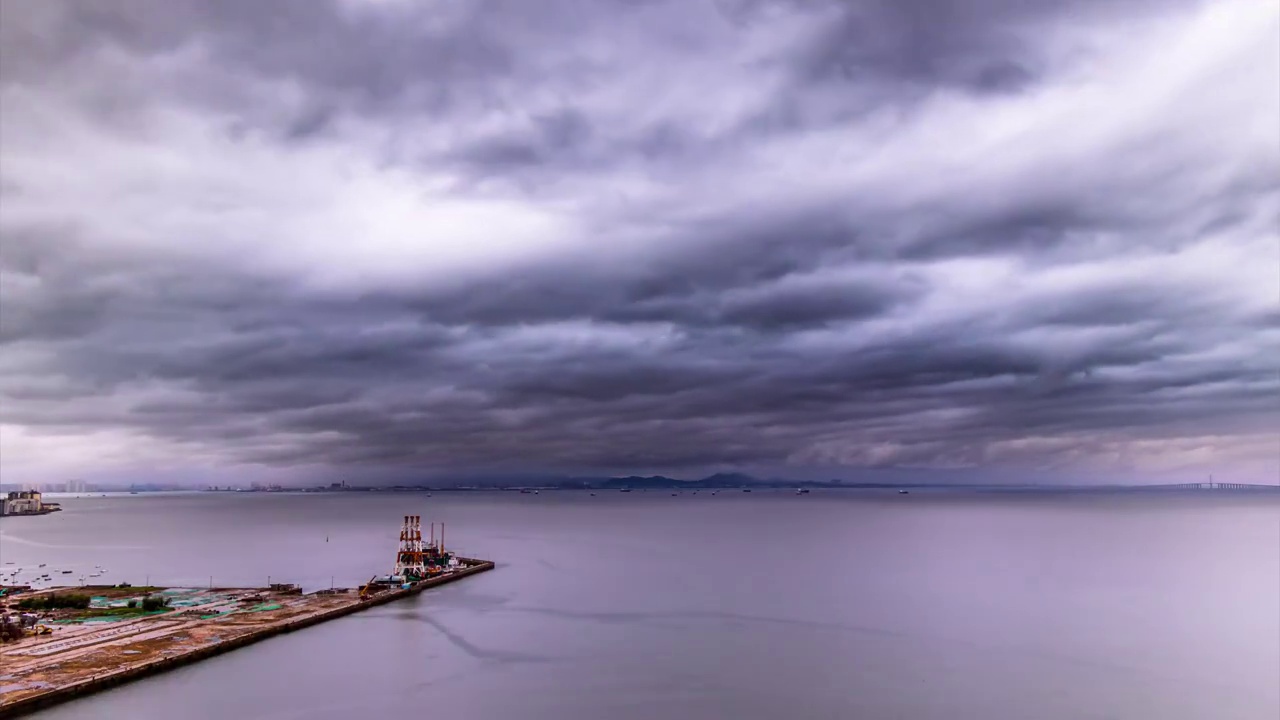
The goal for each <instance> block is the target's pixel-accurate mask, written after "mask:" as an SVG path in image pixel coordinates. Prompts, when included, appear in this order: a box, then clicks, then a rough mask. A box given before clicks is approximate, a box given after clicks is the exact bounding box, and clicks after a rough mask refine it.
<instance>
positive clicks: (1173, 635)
mask: <svg viewBox="0 0 1280 720" xmlns="http://www.w3.org/2000/svg"><path fill="white" fill-rule="evenodd" d="M64 508H65V511H64V512H62V513H59V514H56V515H51V516H45V517H35V518H6V519H5V520H4V521H0V561H3V562H5V563H10V562H12V563H14V564H15V565H5V566H3V567H4V568H5V569H12V568H14V567H16V566H28V567H30V566H34V565H35V564H38V563H47V564H48V566H49V568H48V569H56V570H62V569H73V570H75V571H76V573H75V574H74V576H75V577H79V575H80V574H81V573H85V572H89V571H91V570H92V568H93V567H94V566H95V565H102V566H103V567H105V568H106V569H107V571H108V574H107V575H105V576H103V577H102V578H99V579H98V580H99V581H102V580H110V581H113V582H118V581H120V580H128V581H131V582H133V583H135V584H138V583H142V582H144V581H146V580H147V579H148V578H149V580H150V581H151V582H152V583H155V584H169V585H196V586H202V585H207V584H208V583H209V582H210V581H211V580H212V582H213V583H214V584H216V585H256V584H261V583H265V582H266V581H267V579H268V576H270V578H271V579H272V580H273V581H291V582H299V583H301V584H302V585H304V587H306V588H309V589H315V588H320V587H328V586H329V585H330V583H336V584H337V585H339V586H352V585H355V584H358V583H359V582H361V581H363V580H365V579H367V578H368V577H369V576H370V575H372V574H374V573H385V572H387V571H389V570H390V565H391V561H392V555H393V552H394V549H395V546H396V538H397V532H398V529H399V528H398V523H399V520H400V516H401V515H404V514H420V515H422V516H423V520H424V522H428V521H436V522H440V521H444V522H445V523H446V524H447V531H446V532H447V536H446V542H447V543H448V544H450V545H452V546H453V547H454V548H455V549H456V550H458V551H459V552H461V553H463V554H466V555H471V556H477V557H485V558H491V559H493V560H496V561H497V562H498V564H499V567H498V569H497V570H495V571H493V572H489V573H485V574H483V575H481V576H478V577H475V578H469V579H467V580H464V581H462V582H460V583H458V584H456V585H451V586H448V587H445V588H440V589H438V590H432V591H429V592H427V593H425V594H423V595H420V596H418V597H416V598H414V599H410V600H406V601H402V602H398V603H392V604H390V605H385V606H381V607H378V608H374V609H371V610H368V611H365V612H362V613H359V614H356V615H353V616H349V617H347V618H343V619H340V620H337V621H334V622H330V623H325V624H323V625H319V626H316V627H313V628H310V629H307V630H304V631H301V632H297V633H293V634H290V635H285V636H281V637H277V638H272V639H270V640H267V641H265V642H263V643H261V644H258V645H254V646H252V647H249V648H245V649H242V650H237V651H235V652H232V653H229V654H227V655H223V656H221V657H218V658H215V659H212V660H209V661H205V662H201V663H199V664H196V665H193V666H190V667H186V668H183V669H180V670H177V671H175V672H172V673H168V674H165V675H160V676H156V677H153V678H150V679H147V680H143V681H140V682H137V683H134V684H131V685H128V686H125V687H121V688H118V689H115V690H112V691H109V692H106V693H102V694H99V695H96V696H93V697H90V698H87V699H84V700H80V701H76V702H73V703H70V704H67V705H63V706H60V707H57V708H53V709H50V710H48V711H45V712H43V713H40V714H39V715H37V717H39V718H42V719H44V720H55V719H57V720H70V719H71V718H83V719H86V720H87V719H90V718H92V719H94V720H98V719H100V718H130V719H145V718H166V719H177V718H184V719H190V720H200V719H205V718H237V719H248V718H271V719H274V720H284V719H286V718H307V719H324V718H334V719H340V720H351V718H376V717H412V718H418V717H438V718H451V719H454V720H464V719H469V718H478V719H487V718H493V719H502V720H508V719H513V718H522V719H523V718H529V719H543V718H545V719H547V720H595V719H596V718H601V719H605V718H623V719H630V718H721V717H723V718H735V719H754V718H770V719H772V718H781V719H787V718H851V719H855V718H867V719H872V720H875V719H879V718H911V719H915V718H946V719H947V720H954V719H956V718H974V719H987V718H1016V719H1020V720H1021V719H1028V720H1039V719H1056V718H1063V719H1068V718H1069V719H1070V720H1079V719H1082V718H1125V719H1128V718H1132V719H1135V720H1152V719H1157V718H1158V719H1161V720H1173V719H1177V718H1206V719H1209V718H1212V719H1214V720H1229V719H1231V718H1247V719H1249V720H1254V719H1256V720H1275V718H1277V717H1280V499H1277V498H1275V497H1257V496H1254V497H1244V496H1238V497H1233V496H1226V497H1224V496H1216V497H1214V496H1207V495H1199V496H1142V497H1137V496H1087V495H1058V496H1053V495H1036V496H1030V495H1028V496H1007V495H959V494H956V495H938V496H930V495H926V494H919V493H917V494H913V495H910V496H898V495H895V494H884V495H881V494H857V493H852V492H844V493H839V492H827V493H823V492H819V491H815V492H814V493H813V494H811V495H807V496H795V495H792V494H790V493H784V492H760V491H757V492H754V493H751V494H746V493H739V492H731V491H721V492H720V493H719V494H718V495H717V496H712V495H710V494H709V493H707V492H705V491H704V492H700V493H699V494H698V495H696V496H695V495H692V494H689V493H685V494H683V495H681V496H680V497H671V496H670V493H659V492H653V491H650V492H647V493H638V492H636V493H630V494H620V493H616V492H613V493H605V492H602V493H600V494H599V495H598V496H596V497H592V496H590V495H589V494H587V493H585V492H543V493H541V494H540V495H536V496H535V495H521V494H516V493H497V492H488V493H440V492H437V493H434V494H433V496H432V497H428V496H427V495H426V494H421V493H414V494H408V493H406V494H385V495H383V494H378V495H361V494H346V495H267V494H256V495H249V494H240V495H232V494H222V495H217V494H179V495H164V496H155V495H137V496H118V497H107V498H71V499H65V500H64ZM42 572H43V571H42ZM56 577H58V575H57V574H56V573H55V578H56ZM66 577H72V576H66Z"/></svg>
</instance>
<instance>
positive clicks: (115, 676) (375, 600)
mask: <svg viewBox="0 0 1280 720" xmlns="http://www.w3.org/2000/svg"><path fill="white" fill-rule="evenodd" d="M459 560H460V561H461V562H463V563H465V564H466V565H467V566H468V567H466V568H464V569H462V570H458V571H456V572H452V573H449V574H448V575H443V576H440V577H436V578H431V579H429V580H423V581H421V582H418V583H415V584H414V585H413V586H412V587H410V588H408V589H396V590H387V591H384V592H380V593H378V594H376V595H372V596H370V597H369V598H368V599H365V600H353V601H352V602H351V603H350V604H348V605H343V606H341V607H336V608H332V609H329V610H325V611H323V612H317V613H314V614H311V615H304V616H302V617H298V618H293V619H290V620H285V621H281V622H279V623H275V624H271V625H264V626H263V627H262V628H260V629H257V630H254V631H252V632H250V633H248V634H245V635H240V636H237V637H233V638H228V639H226V640H220V641H218V642H215V643H213V644H210V645H204V646H202V647H198V648H193V649H192V650H189V651H187V652H184V653H182V654H180V655H172V656H169V657H164V658H159V659H155V660H149V661H146V662H142V663H138V664H136V665H127V666H125V667H122V668H120V669H118V670H114V671H111V672H106V673H102V674H99V675H95V676H93V677H90V678H88V679H85V680H80V681H78V682H75V683H71V684H68V685H63V686H61V687H57V688H52V689H50V690H49V691H47V692H43V693H40V694H39V695H33V696H31V697H27V698H23V699H21V700H17V701H14V702H11V703H4V704H0V720H5V719H7V718H14V717H18V716H20V715H25V714H28V713H31V712H35V711H36V710H41V709H44V708H47V707H49V706H51V705H57V704H60V703H64V702H67V701H69V700H75V699H77V698H81V697H85V696H87V695H91V694H93V693H96V692H99V691H101V690H106V689H108V688H112V687H116V686H117V685H123V684H124V683H127V682H131V681H133V680H138V679H140V678H143V677H146V676H148V675H155V674H158V673H162V672H165V671H167V670H172V669H174V668H177V667H182V666H183V665H190V664H192V663H195V662H199V661H201V660H204V659H207V658H211V657H213V656H215V655H221V654H222V653H225V652H230V651H232V650H235V649H236V648H241V647H244V646H246V645H252V644H253V643H256V642H261V641H263V640H266V639H267V638H269V637H274V636H276V635H281V634H283V633H287V632H293V631H294V630H301V629H302V628H305V627H310V626H312V625H317V624H319V623H322V622H325V621H327V620H334V619H336V618H339V617H342V616H344V615H350V614H352V613H356V612H360V611H361V610H364V609H366V608H370V607H373V606H375V605H385V604H387V603H389V602H395V601H396V600H401V599H403V598H406V597H409V596H410V595H417V594H418V593H420V592H422V591H424V590H428V589H430V588H433V587H438V586H440V585H446V584H448V583H451V582H457V581H458V580H461V579H462V578H464V577H467V576H469V575H475V574H476V573H482V572H485V571H487V570H492V569H493V568H494V563H493V562H490V561H487V560H474V559H469V558H459Z"/></svg>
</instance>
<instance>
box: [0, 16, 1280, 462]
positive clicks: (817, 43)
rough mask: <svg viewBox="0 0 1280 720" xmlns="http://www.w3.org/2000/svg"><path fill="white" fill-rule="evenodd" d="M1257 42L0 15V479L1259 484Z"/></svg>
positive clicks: (830, 28)
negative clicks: (510, 476) (745, 475)
mask: <svg viewBox="0 0 1280 720" xmlns="http://www.w3.org/2000/svg"><path fill="white" fill-rule="evenodd" d="M1277 358H1280V4H1277V3H1276V2H1274V1H1272V0H1219V1H1217V2H1194V1H1191V0H1186V1H1183V0H955V1H952V2H945V3H944V2H941V1H940V0H934V1H932V2H927V1H925V0H873V1H870V2H847V1H842V2H836V1H825V0H773V1H769V0H715V1H711V2H704V1H702V0H672V1H669V2H663V1H661V0H652V1H643V0H611V1H608V2H606V1H604V0H592V1H586V0H581V1H577V2H571V1H568V0H563V1H562V0H539V1H538V2H527V1H525V0H499V1H494V2H487V1H485V0H431V1H425V2H408V1H397V0H377V1H375V0H344V1H333V2H320V1H317V0H273V1H272V2H259V1H258V0H217V1H210V2H199V1H196V0H107V1H106V2H56V1H40V2H36V1H34V0H30V1H23V0H0V479H3V480H4V481H5V482H12V483H17V482H56V481H61V480H65V479H67V478H69V477H78V478H82V479H85V480H88V481H90V482H94V481H96V480H104V479H112V480H118V479H136V480H145V481H168V482H191V483H200V484H204V483H222V482H226V483H231V482H243V481H246V480H248V479H254V480H258V479H264V478H280V479H283V480H285V481H310V480H327V479H332V478H343V479H348V480H350V481H353V482H360V481H362V480H366V479H371V478H428V477H430V478H460V477H469V476H473V475H478V474H502V473H517V472H519V473H564V474H579V475H581V474H589V475H608V474H630V473H644V474H648V473H664V474H668V475H672V476H675V477H696V476H699V475H702V474H706V473H710V472H716V471H727V470H732V471H742V472H749V473H754V474H758V475H761V476H771V477H798V478H799V477H813V478H818V477H821V478H845V479H850V480H858V479H868V478H870V479H874V478H881V477H894V478H925V477H927V478H932V479H938V480H940V481H948V480H957V481H958V480H960V479H975V478H976V479H1002V480H1004V479H1008V480H1018V481H1022V482H1044V483H1050V482H1053V483H1057V482H1082V483H1089V482H1184V481H1200V480H1203V479H1205V478H1206V477H1207V476H1208V474H1210V473H1213V474H1214V475H1215V479H1218V480H1230V481H1236V482H1263V483H1280V433H1278V432H1277V430H1278V429H1280V366H1278V365H1277Z"/></svg>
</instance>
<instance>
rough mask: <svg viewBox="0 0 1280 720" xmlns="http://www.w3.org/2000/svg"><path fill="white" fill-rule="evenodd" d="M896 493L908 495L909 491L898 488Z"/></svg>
mask: <svg viewBox="0 0 1280 720" xmlns="http://www.w3.org/2000/svg"><path fill="white" fill-rule="evenodd" d="M898 494H899V495H910V494H911V493H908V492H907V491H906V490H899V491H898Z"/></svg>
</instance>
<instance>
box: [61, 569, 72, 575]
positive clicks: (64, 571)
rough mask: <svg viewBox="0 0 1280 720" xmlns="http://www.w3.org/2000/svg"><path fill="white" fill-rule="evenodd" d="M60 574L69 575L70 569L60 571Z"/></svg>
mask: <svg viewBox="0 0 1280 720" xmlns="http://www.w3.org/2000/svg"><path fill="white" fill-rule="evenodd" d="M62 574H63V575H70V574H71V571H70V570H63V571H62Z"/></svg>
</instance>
